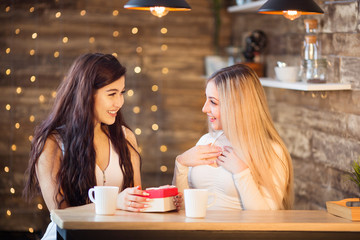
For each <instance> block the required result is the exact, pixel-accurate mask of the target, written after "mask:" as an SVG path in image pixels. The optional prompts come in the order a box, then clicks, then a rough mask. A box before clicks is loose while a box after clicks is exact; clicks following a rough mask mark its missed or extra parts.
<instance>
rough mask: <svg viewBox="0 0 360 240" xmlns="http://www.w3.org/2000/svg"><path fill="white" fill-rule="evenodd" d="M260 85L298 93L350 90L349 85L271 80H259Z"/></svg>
mask: <svg viewBox="0 0 360 240" xmlns="http://www.w3.org/2000/svg"><path fill="white" fill-rule="evenodd" d="M260 82H261V85H263V86H264V87H273V88H284V89H291V90H299V91H336V90H351V84H349V83H303V82H295V83H287V82H280V81H277V80H274V79H272V78H260Z"/></svg>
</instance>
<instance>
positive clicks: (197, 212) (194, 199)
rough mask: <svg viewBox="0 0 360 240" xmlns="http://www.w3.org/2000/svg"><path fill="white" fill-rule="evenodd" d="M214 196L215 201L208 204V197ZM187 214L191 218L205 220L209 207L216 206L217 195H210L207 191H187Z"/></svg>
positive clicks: (185, 196)
mask: <svg viewBox="0 0 360 240" xmlns="http://www.w3.org/2000/svg"><path fill="white" fill-rule="evenodd" d="M209 195H213V196H214V200H213V202H212V203H210V204H208V196H209ZM184 199H185V214H186V216H187V217H191V218H204V217H205V216H206V210H207V208H208V207H210V206H212V205H214V203H215V200H216V195H215V193H210V192H209V190H207V189H185V190H184Z"/></svg>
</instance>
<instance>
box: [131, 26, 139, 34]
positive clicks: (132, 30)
mask: <svg viewBox="0 0 360 240" xmlns="http://www.w3.org/2000/svg"><path fill="white" fill-rule="evenodd" d="M138 32H139V29H138V28H137V27H133V28H132V29H131V33H132V34H137V33H138Z"/></svg>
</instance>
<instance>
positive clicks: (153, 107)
mask: <svg viewBox="0 0 360 240" xmlns="http://www.w3.org/2000/svg"><path fill="white" fill-rule="evenodd" d="M150 109H151V111H152V112H156V111H157V110H158V107H157V106H156V105H152V106H151V108H150Z"/></svg>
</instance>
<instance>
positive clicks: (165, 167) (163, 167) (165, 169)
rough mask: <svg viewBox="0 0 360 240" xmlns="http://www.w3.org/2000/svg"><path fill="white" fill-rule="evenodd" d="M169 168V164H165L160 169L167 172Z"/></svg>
mask: <svg viewBox="0 0 360 240" xmlns="http://www.w3.org/2000/svg"><path fill="white" fill-rule="evenodd" d="M167 170H168V168H167V166H165V165H162V166H161V167H160V171H162V172H166V171H167Z"/></svg>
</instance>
